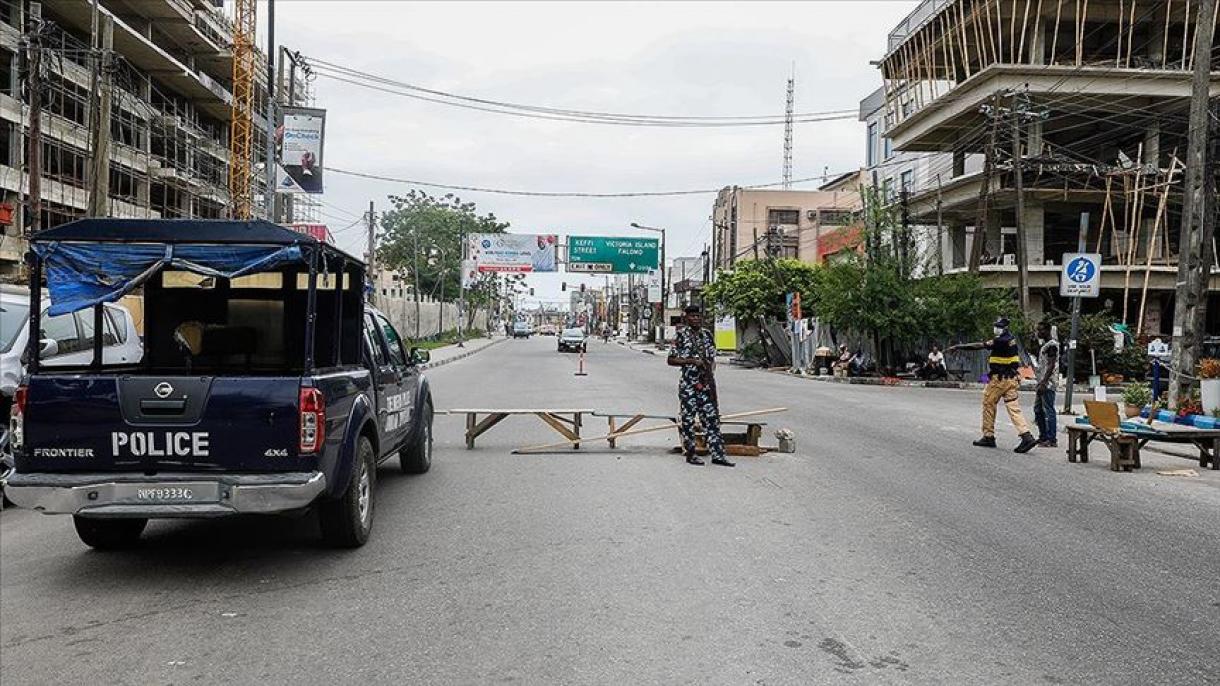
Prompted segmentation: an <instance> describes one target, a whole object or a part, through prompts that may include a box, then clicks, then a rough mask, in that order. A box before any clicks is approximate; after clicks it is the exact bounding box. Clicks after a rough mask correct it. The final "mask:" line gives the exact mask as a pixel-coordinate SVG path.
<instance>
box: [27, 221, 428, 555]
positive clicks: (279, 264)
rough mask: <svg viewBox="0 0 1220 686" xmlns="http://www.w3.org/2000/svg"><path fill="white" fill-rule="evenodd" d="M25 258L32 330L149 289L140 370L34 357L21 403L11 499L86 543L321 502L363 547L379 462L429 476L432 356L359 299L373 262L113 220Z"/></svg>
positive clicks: (291, 236) (303, 246)
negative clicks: (40, 285)
mask: <svg viewBox="0 0 1220 686" xmlns="http://www.w3.org/2000/svg"><path fill="white" fill-rule="evenodd" d="M117 234H121V235H123V237H124V239H125V240H127V241H130V242H127V243H122V244H117V243H108V242H107V239H108V238H109V237H112V236H114V235H117ZM144 246H147V249H145V247H144ZM32 247H33V250H34V253H35V255H36V256H37V257H36V259H35V260H34V263H33V267H32V269H33V278H34V279H35V280H37V279H39V278H40V274H41V273H42V272H43V271H45V272H46V273H47V274H48V277H49V279H48V288H49V291H50V297H51V302H52V306H51V308H50V310H48V319H47V320H42V319H41V317H39V318H37V319H38V320H39V321H49V320H50V319H53V318H55V317H57V316H62V315H63V314H65V313H66V314H67V315H68V316H69V317H70V318H74V319H73V321H76V322H77V324H76V325H75V326H77V327H78V328H80V327H82V325H81V324H80V323H79V322H84V321H88V320H89V319H90V315H91V314H92V315H93V317H94V318H96V317H97V316H98V308H99V307H101V314H102V316H103V317H105V316H106V313H107V312H108V309H109V306H108V305H103V304H102V303H104V302H106V301H108V300H111V299H113V298H114V297H117V295H116V294H119V293H122V292H126V291H128V290H130V289H131V288H134V287H136V286H143V289H144V311H145V326H144V334H145V336H144V348H143V351H142V353H143V354H142V356H141V358H139V359H118V358H107V357H106V356H105V354H104V352H105V351H104V350H103V359H102V360H100V361H96V360H95V358H94V356H93V355H94V352H95V351H89V350H86V351H85V352H84V357H83V358H81V359H80V360H79V362H78V363H74V364H73V365H71V366H64V367H59V366H52V365H49V364H47V362H48V361H49V360H44V359H42V358H43V353H44V352H45V350H46V347H45V346H39V345H30V346H28V350H29V358H28V363H27V364H28V373H27V376H26V381H25V382H24V383H23V384H22V385H21V386H19V387H18V388H17V390H16V393H15V400H14V403H13V408H12V413H11V414H12V417H11V425H12V427H13V428H12V431H11V432H10V433H11V436H10V442H11V444H12V446H13V451H14V457H15V460H16V467H15V470H14V472H13V473H12V474H11V475H10V476H9V479H8V489H7V491H8V493H7V494H8V497H9V498H10V499H11V500H12V501H13V502H14V503H16V504H17V505H18V506H20V507H27V508H31V509H35V510H38V511H40V512H43V513H46V514H70V515H72V516H73V520H74V523H75V526H76V532H77V534H78V535H79V536H80V538H81V540H82V541H84V542H85V543H86V544H88V545H90V546H92V547H95V548H101V549H107V548H118V547H124V546H128V545H131V544H133V543H135V542H136V540H137V539H138V538H139V536H140V534H141V532H142V531H143V530H144V527H145V525H146V523H147V522H148V520H149V519H150V518H162V517H173V518H196V517H215V516H222V515H232V514H241V513H283V512H294V511H305V510H312V511H314V512H316V515H317V516H318V518H319V522H320V524H321V530H322V534H323V537H324V538H325V540H326V541H327V542H329V543H330V544H332V545H336V546H343V547H353V546H358V545H362V544H363V543H364V542H365V541H366V540H368V537H369V535H370V533H371V532H372V527H373V515H374V512H375V502H376V499H375V490H374V486H375V484H376V473H377V472H376V469H377V465H378V464H379V463H381V462H383V461H385V460H387V459H389V458H390V457H393V456H397V457H398V459H399V465H400V467H401V469H402V470H403V471H404V472H409V473H416V474H417V473H422V472H426V471H428V469H429V467H430V466H431V463H432V415H433V409H432V398H431V394H430V391H429V387H428V382H427V379H425V378H424V375H423V373H422V371H421V367H420V365H421V364H422V363H423V362H426V361H427V360H428V353H427V352H426V351H424V350H419V349H409V348H408V347H407V345H406V343H405V342H404V340H403V339H402V337H401V336H399V334H398V332H397V331H395V329H394V327H393V326H392V325H391V324H390V322H389V320H388V319H387V318H386V317H385V316H384V315H383V314H381V313H380V312H378V311H377V310H375V309H373V308H372V307H370V306H368V305H366V304H365V302H364V294H363V290H362V285H363V284H364V265H363V264H362V263H361V262H359V261H358V260H357V259H355V258H353V257H351V256H349V255H347V254H346V253H343V252H341V251H340V250H338V249H337V248H335V247H333V246H331V245H329V244H326V243H322V242H319V241H317V240H316V239H314V238H312V237H308V236H302V235H301V234H299V233H296V232H294V231H290V230H288V229H285V228H282V227H280V226H277V225H275V224H271V223H268V222H261V221H259V222H230V221H211V220H208V221H199V220H123V221H118V220H110V219H82V220H78V221H75V222H70V223H67V224H63V225H60V226H58V227H55V228H53V229H49V230H47V231H44V232H43V233H41V234H39V235H38V237H37V238H36V239H35V240H34V241H33V242H32ZM182 270H197V271H199V272H203V273H205V274H206V275H207V276H201V275H197V274H194V273H190V272H188V271H182ZM99 274H105V275H106V278H105V279H104V280H103V279H98V278H96V277H97V276H98V275H99ZM323 274H325V275H326V277H325V278H324V277H323ZM28 307H29V308H30V309H29V311H32V312H42V303H41V292H40V291H38V290H35V291H33V292H31V294H30V299H29V305H28ZM103 324H104V320H103ZM43 330H44V331H47V330H46V328H45V327H43ZM47 333H50V332H49V331H47Z"/></svg>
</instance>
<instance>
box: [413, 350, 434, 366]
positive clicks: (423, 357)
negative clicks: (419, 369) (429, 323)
mask: <svg viewBox="0 0 1220 686" xmlns="http://www.w3.org/2000/svg"><path fill="white" fill-rule="evenodd" d="M431 360H432V353H431V352H429V351H427V350H425V349H423V348H411V364H413V365H416V366H418V365H421V364H428V362H430V361H431Z"/></svg>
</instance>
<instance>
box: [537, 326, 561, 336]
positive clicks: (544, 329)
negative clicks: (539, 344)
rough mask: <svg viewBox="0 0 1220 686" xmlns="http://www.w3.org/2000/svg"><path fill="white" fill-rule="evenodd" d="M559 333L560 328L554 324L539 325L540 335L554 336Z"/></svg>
mask: <svg viewBox="0 0 1220 686" xmlns="http://www.w3.org/2000/svg"><path fill="white" fill-rule="evenodd" d="M558 333H559V330H558V329H556V328H555V325H554V324H543V325H542V326H540V327H538V335H540V336H554V335H556V334H558Z"/></svg>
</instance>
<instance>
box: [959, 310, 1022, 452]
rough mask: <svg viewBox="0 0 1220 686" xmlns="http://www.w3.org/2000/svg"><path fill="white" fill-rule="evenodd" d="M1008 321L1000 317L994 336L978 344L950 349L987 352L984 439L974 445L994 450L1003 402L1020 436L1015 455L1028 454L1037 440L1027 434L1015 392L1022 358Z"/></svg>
mask: <svg viewBox="0 0 1220 686" xmlns="http://www.w3.org/2000/svg"><path fill="white" fill-rule="evenodd" d="M1008 326H1009V322H1008V319H1006V318H1004V317H1001V318H1000V319H998V320H996V322H995V325H994V327H993V329H992V330H993V332H994V333H995V337H994V338H992V339H991V340H988V341H983V342H981V343H964V344H962V345H955V346H953V347H951V348H949V350H988V351H990V352H991V354H990V356H988V358H987V367H988V380H987V386H986V387H985V388H984V389H983V437H982V438H980V439H978V440H977V441H975V442H974V444H975V445H977V446H979V447H980V448H994V447H996V444H995V412H996V405H997V404H998V403H999V402H1000V401H1001V400H1003V401H1004V408H1005V409H1007V410H1008V418H1009V419H1010V420H1011V421H1012V425H1013V428H1015V429H1016V430H1017V433H1018V434H1020V436H1021V443H1020V444H1018V445H1017V447H1016V449H1015V450H1016V452H1018V453H1027V452H1029V451H1030V450H1032V449H1033V447H1034V446H1036V445H1038V440H1037V439H1036V438H1034V435H1033V434H1031V433H1030V432H1029V424H1028V423H1027V422H1026V421H1025V417H1024V416H1023V415H1022V414H1021V399H1020V396H1019V395H1018V394H1017V391H1018V390H1019V389H1020V388H1021V377H1020V375H1019V374H1018V372H1017V370H1018V368H1019V367H1020V366H1021V357H1020V354H1019V352H1018V350H1017V341H1016V339H1015V338H1013V335H1012V333H1011V332H1009V330H1008Z"/></svg>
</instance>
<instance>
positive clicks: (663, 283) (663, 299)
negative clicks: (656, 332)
mask: <svg viewBox="0 0 1220 686" xmlns="http://www.w3.org/2000/svg"><path fill="white" fill-rule="evenodd" d="M631 227H632V228H635V229H639V230H641V231H652V232H653V233H659V234H661V326H662V327H664V326H665V321H664V320H665V303H666V302H667V301H668V299H669V294H668V293H667V292H666V289H665V286H666V275H665V229H659V228H657V227H655V226H644V225H643V224H637V223H635V222H631ZM662 331H664V328H662ZM657 343H660V341H657Z"/></svg>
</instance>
